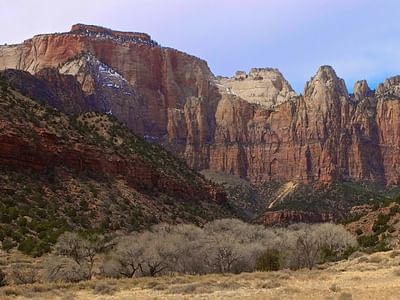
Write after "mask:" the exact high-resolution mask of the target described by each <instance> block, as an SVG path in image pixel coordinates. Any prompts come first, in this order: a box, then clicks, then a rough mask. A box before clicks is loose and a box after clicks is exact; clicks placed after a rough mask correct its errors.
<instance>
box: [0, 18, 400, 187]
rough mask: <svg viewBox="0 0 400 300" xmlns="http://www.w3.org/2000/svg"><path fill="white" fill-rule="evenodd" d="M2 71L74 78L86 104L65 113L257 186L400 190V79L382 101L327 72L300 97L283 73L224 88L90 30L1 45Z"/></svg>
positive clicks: (136, 37) (200, 73)
mask: <svg viewBox="0 0 400 300" xmlns="http://www.w3.org/2000/svg"><path fill="white" fill-rule="evenodd" d="M4 68H17V69H22V70H25V71H28V72H30V73H32V74H33V75H35V76H37V77H40V78H42V79H45V80H46V81H51V82H61V81H60V79H51V78H57V76H59V75H51V72H50V71H46V70H47V69H49V68H50V69H52V70H53V71H52V72H56V73H58V74H61V75H69V76H72V77H74V78H75V79H76V81H77V82H78V83H79V85H80V86H81V91H77V95H78V97H77V98H76V99H78V100H75V102H76V101H78V102H79V104H77V103H75V102H74V101H71V100H65V99H61V100H60V99H59V100H58V102H67V103H68V105H65V107H67V108H68V110H71V111H74V110H77V111H80V110H83V111H87V110H95V111H104V112H109V113H112V114H113V115H114V116H115V117H117V118H118V119H119V120H121V121H122V122H124V123H126V124H127V126H128V127H129V128H131V129H132V130H133V131H134V132H136V133H138V134H140V135H142V136H144V137H145V138H146V139H147V140H149V141H152V142H157V143H160V144H162V145H164V146H165V147H166V148H167V149H169V150H171V151H172V152H174V153H176V155H178V156H181V157H183V158H184V159H186V161H187V162H188V164H189V165H190V166H191V167H193V168H195V169H198V170H202V169H213V170H217V171H223V172H227V173H229V174H234V175H239V176H241V177H243V178H248V179H250V180H252V181H253V182H264V181H271V180H279V181H289V180H290V181H300V182H312V181H324V182H329V181H334V180H339V181H341V180H355V181H373V182H379V183H382V184H399V183H400V175H399V174H400V161H399V159H400V155H399V154H400V152H399V151H400V150H399V149H400V147H399V145H400V127H399V124H400V123H399V117H400V107H399V105H400V101H399V99H400V98H399V95H400V92H399V90H400V80H399V78H398V77H395V78H391V79H388V80H387V81H385V83H383V84H382V85H381V86H379V88H378V89H377V91H376V92H375V91H371V90H370V89H369V87H368V84H367V83H366V82H365V81H360V82H358V83H357V84H356V86H355V87H354V94H352V95H350V94H349V93H348V91H347V88H346V86H345V83H344V81H343V80H342V79H340V78H338V77H337V75H336V73H335V71H334V70H333V69H332V68H331V67H329V66H323V67H321V68H320V69H319V70H318V72H317V73H316V75H315V76H314V77H312V78H311V80H310V81H309V82H308V83H307V84H306V86H305V90H304V94H303V95H304V96H301V95H299V96H298V95H296V94H295V93H294V91H293V90H292V88H291V87H290V85H289V83H288V82H287V81H286V80H285V79H284V78H283V76H282V74H280V73H279V71H277V70H274V69H253V70H251V71H250V73H249V74H247V73H244V72H238V73H237V74H236V76H235V77H234V78H231V79H228V78H220V77H218V78H216V77H214V76H213V74H212V73H211V71H210V70H209V68H208V66H207V64H206V62H204V61H203V60H200V59H198V58H195V57H193V56H190V55H187V54H185V53H182V52H179V51H177V50H174V49H170V48H164V47H161V46H159V45H158V44H157V43H156V42H154V41H153V40H151V37H149V36H148V35H146V34H139V33H123V32H115V31H112V30H109V29H105V28H101V27H96V26H86V25H81V24H79V25H76V26H74V27H73V29H72V31H71V32H69V33H62V34H49V35H39V36H35V37H33V38H32V39H30V40H27V41H25V42H24V43H22V44H20V45H11V46H3V47H0V69H4ZM43 72H47V73H46V74H45V75H44V74H43ZM50 75H51V76H50ZM63 80H64V79H63ZM63 82H65V80H64V81H63ZM82 93H83V96H82V95H81V94H82ZM80 97H81V98H80ZM59 98H60V97H59ZM61 98H62V97H61ZM79 99H81V100H79Z"/></svg>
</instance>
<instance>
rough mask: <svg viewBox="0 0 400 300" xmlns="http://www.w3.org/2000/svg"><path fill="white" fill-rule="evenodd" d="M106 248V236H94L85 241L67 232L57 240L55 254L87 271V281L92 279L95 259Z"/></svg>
mask: <svg viewBox="0 0 400 300" xmlns="http://www.w3.org/2000/svg"><path fill="white" fill-rule="evenodd" d="M105 247H106V239H105V237H104V236H92V237H90V238H89V239H84V238H83V237H81V236H79V235H78V234H76V233H73V232H65V233H64V234H62V235H61V236H60V237H59V238H58V240H57V243H56V245H55V254H58V255H62V256H66V257H68V258H70V259H72V260H73V261H74V262H75V263H76V264H77V265H78V266H80V267H81V268H82V269H84V270H87V273H88V278H87V279H91V278H92V275H93V266H94V263H95V258H96V256H97V255H98V253H100V252H102V251H103V250H104V249H105Z"/></svg>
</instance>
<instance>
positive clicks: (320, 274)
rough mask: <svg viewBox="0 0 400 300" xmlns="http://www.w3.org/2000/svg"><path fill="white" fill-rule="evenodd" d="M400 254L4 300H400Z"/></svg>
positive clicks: (36, 287)
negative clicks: (295, 268)
mask: <svg viewBox="0 0 400 300" xmlns="http://www.w3.org/2000/svg"><path fill="white" fill-rule="evenodd" d="M399 291H400V251H390V252H381V253H375V254H372V255H362V256H359V257H357V258H353V259H351V260H347V261H343V262H339V263H332V264H325V265H323V266H319V267H318V268H317V269H316V270H312V271H309V270H300V271H289V270H283V271H278V272H265V273H263V272H256V273H244V274H239V275H233V274H227V275H205V276H174V277H160V278H138V279H122V280H111V279H103V280H92V281H87V282H80V283H76V284H61V283H58V284H33V285H25V286H22V285H21V286H7V287H3V288H1V289H0V299H21V300H22V299H49V300H50V299H68V300H74V299H99V300H100V299H104V300H105V299H118V300H120V299H121V300H128V299H129V300H130V299H174V300H175V299H241V300H243V299H277V300H278V299H326V300H327V299H332V300H333V299H339V300H349V299H369V300H372V299H393V300H394V299H399V297H400V296H399Z"/></svg>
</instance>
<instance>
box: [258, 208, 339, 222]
mask: <svg viewBox="0 0 400 300" xmlns="http://www.w3.org/2000/svg"><path fill="white" fill-rule="evenodd" d="M333 220H334V217H333V215H332V214H329V213H314V212H305V211H296V210H279V211H268V212H265V213H264V214H262V215H261V216H260V217H258V218H257V220H256V221H255V223H257V224H263V225H265V226H274V225H278V226H282V225H290V224H294V223H324V222H332V221H333Z"/></svg>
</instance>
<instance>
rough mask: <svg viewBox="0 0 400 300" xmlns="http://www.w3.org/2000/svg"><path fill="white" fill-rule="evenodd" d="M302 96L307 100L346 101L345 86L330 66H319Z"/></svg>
mask: <svg viewBox="0 0 400 300" xmlns="http://www.w3.org/2000/svg"><path fill="white" fill-rule="evenodd" d="M304 95H305V97H306V98H308V99H312V100H315V99H319V100H325V101H328V100H340V99H341V98H345V99H347V98H348V96H349V94H348V92H347V88H346V84H345V82H344V80H343V79H341V78H339V77H338V76H337V75H336V72H335V70H334V69H333V68H332V67H331V66H321V67H320V68H319V69H318V71H317V73H316V74H315V75H314V76H313V77H312V78H311V80H310V81H308V82H307V83H306V86H305V89H304Z"/></svg>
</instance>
